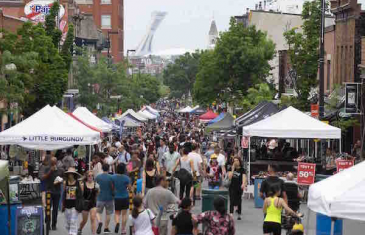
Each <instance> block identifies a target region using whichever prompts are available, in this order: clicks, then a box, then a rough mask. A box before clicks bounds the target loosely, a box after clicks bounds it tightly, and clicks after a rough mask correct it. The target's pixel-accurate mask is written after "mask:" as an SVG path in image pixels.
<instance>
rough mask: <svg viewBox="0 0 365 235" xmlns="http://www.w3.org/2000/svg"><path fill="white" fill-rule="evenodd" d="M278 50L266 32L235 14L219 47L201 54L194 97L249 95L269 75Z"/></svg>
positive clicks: (219, 98)
mask: <svg viewBox="0 0 365 235" xmlns="http://www.w3.org/2000/svg"><path fill="white" fill-rule="evenodd" d="M274 53H275V44H274V43H273V42H272V41H271V40H270V39H268V38H267V35H266V33H264V32H262V31H260V30H257V29H256V27H255V26H249V27H245V26H244V25H243V24H242V23H238V22H237V21H236V20H235V19H234V18H232V19H231V21H230V28H229V30H228V31H226V32H223V33H221V34H220V38H219V39H218V41H217V44H216V47H215V49H214V50H213V51H208V52H206V53H204V55H202V56H201V60H200V64H199V72H198V74H197V79H196V83H195V85H194V93H193V94H194V98H195V99H196V100H197V101H198V102H200V103H201V102H202V103H209V102H212V101H214V100H217V101H219V102H223V101H226V102H227V101H228V102H229V101H232V100H234V99H235V98H238V97H241V96H242V95H246V94H247V90H248V88H250V87H252V86H254V85H255V84H258V83H261V82H264V81H265V79H266V78H267V77H268V76H269V72H270V70H271V67H270V65H269V61H270V60H272V59H273V57H274Z"/></svg>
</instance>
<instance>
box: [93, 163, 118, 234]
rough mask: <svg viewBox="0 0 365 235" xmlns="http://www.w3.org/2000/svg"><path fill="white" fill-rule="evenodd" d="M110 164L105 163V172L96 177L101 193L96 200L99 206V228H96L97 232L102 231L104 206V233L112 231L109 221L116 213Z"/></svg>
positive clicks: (97, 206)
mask: <svg viewBox="0 0 365 235" xmlns="http://www.w3.org/2000/svg"><path fill="white" fill-rule="evenodd" d="M109 167H110V166H109V164H107V163H104V164H103V173H102V174H100V175H98V176H97V177H96V179H95V181H96V183H98V184H99V188H100V191H99V195H98V198H97V201H96V208H97V215H96V217H97V220H98V222H99V223H98V229H97V230H96V233H97V234H100V233H101V228H102V227H103V223H102V222H101V216H102V214H103V211H104V208H105V210H106V215H105V226H104V233H110V230H109V223H110V217H111V215H112V214H113V213H114V198H113V192H114V183H113V178H112V176H111V175H109Z"/></svg>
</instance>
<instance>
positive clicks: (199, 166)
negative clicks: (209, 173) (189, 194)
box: [188, 143, 204, 200]
mask: <svg viewBox="0 0 365 235" xmlns="http://www.w3.org/2000/svg"><path fill="white" fill-rule="evenodd" d="M198 149H199V148H198V144H196V143H194V144H192V146H191V150H192V152H190V153H189V155H188V157H189V158H190V159H191V160H193V163H194V169H196V171H195V172H196V178H197V181H198V184H199V186H198V187H197V188H196V190H195V195H194V197H195V199H196V200H200V199H201V198H200V194H201V185H200V184H201V182H202V177H201V175H202V174H203V172H204V168H203V159H202V157H201V155H200V154H199V153H198ZM192 190H193V188H192Z"/></svg>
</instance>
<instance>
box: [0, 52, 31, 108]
mask: <svg viewBox="0 0 365 235" xmlns="http://www.w3.org/2000/svg"><path fill="white" fill-rule="evenodd" d="M37 59H38V55H37V54H36V53H34V52H28V53H24V54H22V55H21V56H19V55H12V54H11V53H10V52H9V51H4V52H3V53H2V55H1V62H0V65H1V73H0V74H1V76H0V77H1V78H0V90H1V91H2V92H0V100H4V101H6V103H7V105H6V107H3V108H2V110H1V112H2V113H7V114H9V113H13V112H14V111H15V110H11V109H9V107H10V106H11V105H10V104H15V103H16V104H18V105H17V107H20V108H21V107H23V105H24V100H25V97H26V96H27V91H26V88H27V87H30V86H31V85H32V84H33V78H32V76H31V75H30V74H29V71H31V70H33V69H34V68H36V66H37Z"/></svg>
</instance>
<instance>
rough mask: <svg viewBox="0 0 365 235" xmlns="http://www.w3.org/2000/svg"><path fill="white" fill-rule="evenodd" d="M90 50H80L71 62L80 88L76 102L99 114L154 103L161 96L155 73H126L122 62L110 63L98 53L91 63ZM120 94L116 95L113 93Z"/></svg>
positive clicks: (102, 114)
mask: <svg viewBox="0 0 365 235" xmlns="http://www.w3.org/2000/svg"><path fill="white" fill-rule="evenodd" d="M90 56H91V55H90V54H88V53H87V52H86V51H83V53H82V55H80V56H78V57H77V63H76V65H75V66H74V79H75V81H76V86H75V87H74V88H77V89H79V97H78V100H77V101H78V103H80V104H81V105H83V106H86V107H87V108H88V109H90V110H96V109H97V108H99V110H98V115H100V116H104V115H108V116H109V115H111V114H113V113H115V112H117V110H118V102H119V108H120V109H122V110H124V111H125V110H126V109H129V108H133V109H139V108H140V107H141V106H142V105H144V104H149V103H154V102H156V101H157V100H158V99H159V98H160V94H159V90H160V82H159V81H158V79H157V78H156V77H153V76H151V75H146V74H139V75H135V76H133V77H128V76H127V73H126V68H127V66H126V65H125V64H123V63H119V64H109V63H108V61H107V58H105V57H101V58H99V59H98V61H97V63H90ZM116 96H121V98H120V99H119V101H118V99H114V98H113V97H116Z"/></svg>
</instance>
